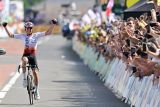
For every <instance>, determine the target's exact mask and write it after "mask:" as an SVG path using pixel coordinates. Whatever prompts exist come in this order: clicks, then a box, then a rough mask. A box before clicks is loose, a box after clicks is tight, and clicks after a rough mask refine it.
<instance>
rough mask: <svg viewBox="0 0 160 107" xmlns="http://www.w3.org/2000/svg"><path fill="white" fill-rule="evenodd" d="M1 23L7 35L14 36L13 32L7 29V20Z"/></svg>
mask: <svg viewBox="0 0 160 107" xmlns="http://www.w3.org/2000/svg"><path fill="white" fill-rule="evenodd" d="M2 25H3V27H4V29H5V31H6V32H7V34H8V36H9V37H11V38H13V37H14V34H13V33H11V32H10V31H9V30H8V28H7V22H3V23H2Z"/></svg>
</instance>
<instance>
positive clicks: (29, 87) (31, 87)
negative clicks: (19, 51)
mask: <svg viewBox="0 0 160 107" xmlns="http://www.w3.org/2000/svg"><path fill="white" fill-rule="evenodd" d="M20 68H23V67H22V66H21V65H19V67H18V72H20V71H19V69H20ZM26 72H27V91H28V95H29V102H30V104H31V105H32V104H33V101H34V82H33V80H34V78H33V74H32V69H31V66H30V65H27V66H26Z"/></svg>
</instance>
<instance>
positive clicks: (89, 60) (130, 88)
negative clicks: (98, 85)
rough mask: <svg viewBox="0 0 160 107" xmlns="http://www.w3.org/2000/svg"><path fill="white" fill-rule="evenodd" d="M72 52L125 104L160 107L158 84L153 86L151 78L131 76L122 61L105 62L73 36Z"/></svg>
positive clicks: (92, 49) (137, 106)
mask: <svg viewBox="0 0 160 107" xmlns="http://www.w3.org/2000/svg"><path fill="white" fill-rule="evenodd" d="M72 42H73V50H74V51H75V52H76V53H77V54H78V55H79V56H80V58H81V59H83V61H84V63H85V64H86V65H87V66H88V67H89V68H90V69H91V71H93V72H95V73H96V74H98V76H99V77H100V79H101V80H102V81H103V82H104V85H105V86H106V87H108V88H109V89H110V90H111V91H113V92H114V93H115V95H116V96H117V97H118V98H120V99H121V100H122V101H124V102H125V103H128V104H130V105H131V107H132V106H135V107H160V84H158V85H153V83H152V78H153V75H152V76H149V77H144V78H143V79H142V80H139V78H136V77H134V76H131V71H130V70H126V65H125V63H123V61H122V60H119V59H118V58H114V59H112V60H107V61H106V60H105V58H104V57H103V56H100V57H99V58H98V60H97V57H98V53H97V52H95V49H94V48H92V47H90V46H87V45H85V44H84V43H81V42H80V41H78V38H77V36H74V38H73V40H72Z"/></svg>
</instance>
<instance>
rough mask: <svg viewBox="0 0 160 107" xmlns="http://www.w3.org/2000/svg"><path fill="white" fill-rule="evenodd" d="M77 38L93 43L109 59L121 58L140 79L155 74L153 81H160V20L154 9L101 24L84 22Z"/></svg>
mask: <svg viewBox="0 0 160 107" xmlns="http://www.w3.org/2000/svg"><path fill="white" fill-rule="evenodd" d="M78 40H79V41H81V42H84V43H86V44H87V45H90V46H91V47H92V48H94V49H95V52H99V56H100V55H103V57H105V59H106V61H107V60H112V59H113V58H115V57H117V58H119V59H121V60H122V61H123V62H124V63H126V65H127V67H126V72H130V74H131V75H134V76H135V77H138V78H139V79H143V77H144V76H151V75H154V78H153V84H159V77H160V23H159V22H157V19H156V14H155V10H154V9H153V10H151V15H150V16H149V15H148V14H147V13H145V14H143V15H141V16H140V17H139V18H133V17H130V18H128V19H127V20H126V21H124V20H122V19H120V18H118V19H117V20H116V21H114V22H110V23H105V22H103V23H102V24H101V25H99V26H97V25H96V24H95V23H94V21H93V22H92V23H91V24H86V25H83V26H82V27H81V28H80V30H79V33H78ZM97 60H98V58H97Z"/></svg>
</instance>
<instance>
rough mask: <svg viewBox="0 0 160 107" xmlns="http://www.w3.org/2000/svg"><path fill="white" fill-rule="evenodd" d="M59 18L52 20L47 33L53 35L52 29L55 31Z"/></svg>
mask: <svg viewBox="0 0 160 107" xmlns="http://www.w3.org/2000/svg"><path fill="white" fill-rule="evenodd" d="M57 23H58V22H57V19H53V20H52V25H51V26H50V27H49V28H48V30H47V31H46V32H45V35H46V36H47V35H51V34H52V31H53V28H54V26H55V25H56V24H57Z"/></svg>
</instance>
